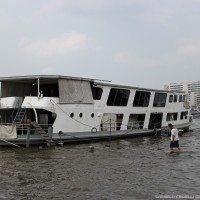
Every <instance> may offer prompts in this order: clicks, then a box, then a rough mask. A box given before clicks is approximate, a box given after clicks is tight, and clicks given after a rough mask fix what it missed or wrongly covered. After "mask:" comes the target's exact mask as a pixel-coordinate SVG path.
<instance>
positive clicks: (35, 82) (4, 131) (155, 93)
mask: <svg viewBox="0 0 200 200" xmlns="http://www.w3.org/2000/svg"><path fill="white" fill-rule="evenodd" d="M0 82H1V98H0V146H7V145H25V146H27V147H29V146H30V145H41V144H47V145H48V146H51V145H59V144H63V143H67V142H84V141H96V140H105V139H118V138H125V137H135V136H146V135H155V134H159V133H161V132H164V133H165V132H168V131H169V129H168V123H172V124H173V125H175V126H176V127H177V128H179V129H181V130H183V131H188V130H189V127H190V125H191V123H192V120H191V117H190V115H189V109H188V108H187V106H186V105H187V104H186V98H185V93H184V92H173V91H165V90H156V89H148V88H140V87H134V86H129V85H125V84H116V83H112V82H110V81H106V80H98V79H90V78H82V77H71V76H61V75H28V76H12V77H0Z"/></svg>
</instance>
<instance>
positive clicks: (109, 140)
mask: <svg viewBox="0 0 200 200" xmlns="http://www.w3.org/2000/svg"><path fill="white" fill-rule="evenodd" d="M109 142H110V143H111V119H110V139H109Z"/></svg>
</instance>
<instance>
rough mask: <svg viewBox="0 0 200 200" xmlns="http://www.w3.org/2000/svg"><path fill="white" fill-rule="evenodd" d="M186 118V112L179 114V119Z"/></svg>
mask: <svg viewBox="0 0 200 200" xmlns="http://www.w3.org/2000/svg"><path fill="white" fill-rule="evenodd" d="M187 117H188V111H185V112H181V116H180V119H187Z"/></svg>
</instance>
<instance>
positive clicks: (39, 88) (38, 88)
mask: <svg viewBox="0 0 200 200" xmlns="http://www.w3.org/2000/svg"><path fill="white" fill-rule="evenodd" d="M37 81H38V98H39V97H40V79H39V78H38V80H37Z"/></svg>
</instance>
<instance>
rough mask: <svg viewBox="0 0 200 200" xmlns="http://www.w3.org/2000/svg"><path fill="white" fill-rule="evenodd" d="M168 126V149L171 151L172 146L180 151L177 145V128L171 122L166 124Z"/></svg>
mask: <svg viewBox="0 0 200 200" xmlns="http://www.w3.org/2000/svg"><path fill="white" fill-rule="evenodd" d="M168 127H169V128H170V129H171V137H170V140H171V142H170V151H171V152H173V148H174V147H176V148H178V150H179V151H180V150H181V148H180V147H179V136H178V129H177V128H176V127H175V126H174V125H172V124H168Z"/></svg>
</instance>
